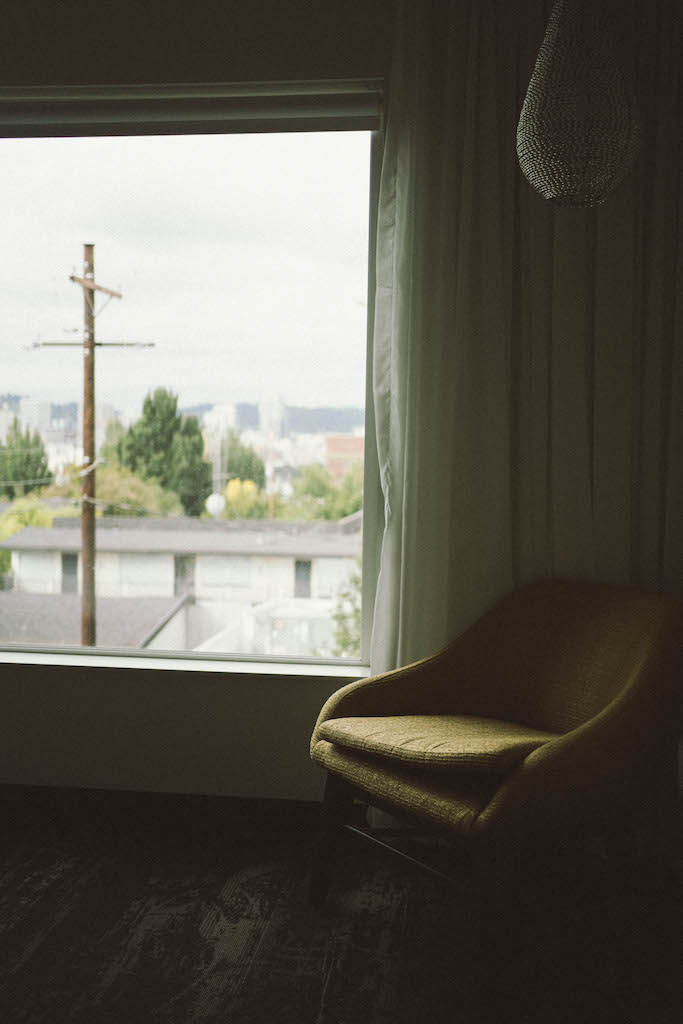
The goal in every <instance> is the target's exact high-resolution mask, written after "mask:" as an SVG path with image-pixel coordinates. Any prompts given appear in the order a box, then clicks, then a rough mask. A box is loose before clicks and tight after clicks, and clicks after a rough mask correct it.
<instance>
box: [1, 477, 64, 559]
mask: <svg viewBox="0 0 683 1024" xmlns="http://www.w3.org/2000/svg"><path fill="white" fill-rule="evenodd" d="M53 516H54V512H53V511H52V509H50V508H48V506H47V505H45V504H44V503H43V502H42V501H41V500H40V499H39V498H38V496H37V495H36V494H30V495H27V496H26V497H24V498H17V500H16V501H14V502H13V503H12V504H11V505H10V507H9V508H8V509H7V511H6V512H5V513H4V514H3V515H2V516H0V540H6V539H7V538H8V537H11V536H12V534H14V533H18V532H19V530H23V528H24V527H25V526H52V518H53ZM10 564H11V552H9V551H4V550H0V573H6V572H8V571H9V568H10Z"/></svg>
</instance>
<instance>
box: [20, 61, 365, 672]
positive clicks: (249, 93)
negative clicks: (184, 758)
mask: <svg viewBox="0 0 683 1024" xmlns="http://www.w3.org/2000/svg"><path fill="white" fill-rule="evenodd" d="M383 121H384V117H383V81H382V79H379V78H372V79H362V80H359V79H350V80H334V81H328V80H325V81H296V82H295V81H291V82H283V81H280V82H256V83H254V82H251V83H240V82H237V83H235V82H231V83H208V84H201V85H197V84H191V85H144V86H139V85H133V86H37V87H27V86H19V87H13V86H10V87H0V138H4V139H10V138H73V137H85V136H117V135H120V136H132V135H163V134H173V135H176V134H177V135H191V134H211V133H214V134H230V133H234V134H237V133H264V132H282V133H284V132H292V131H305V132H314V131H316V132H317V131H369V132H370V175H369V183H368V186H369V187H368V268H367V270H368V273H367V282H368V295H367V328H366V329H367V341H366V367H365V372H366V376H365V444H364V475H363V533H362V565H363V572H362V590H361V652H360V658H358V659H353V658H331V657H328V658H314V657H305V656H298V657H286V656H279V657H278V658H277V659H274V658H271V657H267V656H261V655H243V654H237V653H235V654H220V653H212V654H210V655H207V654H206V653H201V654H198V653H196V652H193V651H182V652H174V651H149V652H148V651H144V650H130V649H106V648H100V647H98V648H96V649H92V650H90V649H88V648H84V647H82V646H67V645H65V646H63V647H62V646H60V647H48V646H41V645H26V644H5V645H0V663H14V664H16V663H17V661H23V660H24V657H25V660H26V663H27V664H47V663H51V662H50V657H51V656H52V655H54V656H55V661H54V662H52V663H55V664H61V665H64V664H74V665H83V664H86V663H90V664H91V665H92V666H93V667H95V666H96V665H97V664H100V665H103V666H110V667H113V666H114V665H118V666H122V665H123V663H124V662H125V663H126V664H127V666H128V667H132V666H134V664H135V662H136V661H137V662H139V663H140V664H141V665H145V666H149V667H151V665H152V664H153V663H154V665H155V667H159V666H160V665H162V664H164V663H168V664H167V665H166V664H164V667H168V668H172V667H173V662H177V663H178V667H179V668H180V669H181V670H184V671H186V670H187V666H188V664H190V663H192V664H193V665H195V666H196V667H197V668H202V665H204V667H205V668H206V669H207V670H209V671H215V670H216V668H215V665H214V663H215V662H220V664H221V665H222V666H223V670H225V671H230V670H231V667H232V668H234V670H235V671H238V672H240V673H242V672H244V670H245V666H253V667H254V668H255V669H256V666H257V665H259V664H260V665H262V666H263V669H264V675H268V676H272V674H273V668H274V667H275V668H276V667H277V666H278V665H281V666H282V667H283V669H285V670H291V669H292V668H296V666H299V667H301V669H302V670H303V671H305V674H309V672H310V671H311V670H312V671H313V672H314V674H320V675H321V677H329V676H333V675H335V674H336V672H337V670H339V669H342V670H344V669H348V670H350V673H351V675H352V677H353V678H359V677H361V676H362V675H363V674H366V670H367V669H368V666H369V653H370V640H371V633H372V620H373V612H374V604H375V595H376V588H377V575H378V571H379V557H380V549H381V536H382V531H383V528H384V511H383V501H382V497H381V485H380V478H379V465H378V461H377V445H376V435H375V420H374V415H373V401H372V396H373V388H372V367H373V351H372V339H373V324H374V307H375V303H374V285H375V248H376V220H377V218H376V213H377V205H378V197H379V182H380V172H381V162H382V150H383V139H384V124H383ZM32 656H35V657H32ZM46 658H47V659H48V661H46V660H45V659H46ZM84 659H86V660H85V661H84ZM341 675H342V676H343V677H347V676H348V675H349V673H348V672H347V671H342V673H341Z"/></svg>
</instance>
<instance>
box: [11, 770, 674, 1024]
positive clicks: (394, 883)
mask: <svg viewBox="0 0 683 1024" xmlns="http://www.w3.org/2000/svg"><path fill="white" fill-rule="evenodd" d="M0 812H1V813H2V819H1V820H2V822H3V832H2V837H1V838H0V1020H1V1021H2V1024H19V1022H45V1024H62V1022H83V1024H86V1022H87V1024H99V1022H102V1024H105V1022H108V1024H119V1022H120V1024H137V1022H140V1024H142V1022H145V1024H148V1022H160V1021H164V1022H179V1024H180V1022H183V1024H184V1022H188V1024H189V1022H195V1021H197V1022H200V1021H201V1022H211V1024H213V1022H218V1021H221V1022H227V1021H229V1022H231V1024H232V1022H236V1024H242V1022H245V1024H251V1022H254V1024H256V1022H258V1024H267V1022H276V1024H277V1022H283V1024H285V1022H287V1024H288V1022H290V1021H291V1022H296V1024H356V1022H359V1024H366V1022H367V1024H379V1022H381V1024H385V1022H386V1024H389V1022H391V1024H394V1022H397V1021H401V1022H411V1024H412V1022H414V1024H422V1022H423V1021H437V1022H438V1021H444V1022H445V1021H448V1022H463V1024H465V1022H467V1024H470V1022H477V1021H501V1022H502V1021H504V1022H508V1021H510V1022H518V1021H520V1022H524V1021H541V1020H542V1021H549V1022H555V1021H567V1022H576V1024H583V1022H588V1021H591V1022H592V1021H593V1020H596V1021H597V1020H600V1021H605V1020H614V1021H619V1022H620V1024H621V1022H627V1021H636V1022H639V1021H642V1022H643V1024H646V1022H647V1024H659V1022H660V1021H661V1022H662V1024H673V1022H675V1021H678V1020H679V1019H683V1017H682V1016H681V1015H680V1010H681V1005H680V1004H679V1002H678V999H679V985H678V981H679V978H680V973H681V946H680V934H681V933H680V922H681V916H682V915H681V913H680V911H681V909H682V907H681V901H680V895H679V894H678V893H677V891H676V888H675V886H674V884H673V880H671V879H669V880H667V881H666V882H665V883H662V882H661V881H655V880H654V879H640V880H639V881H637V880H634V879H632V878H630V879H624V880H623V881H622V882H621V883H620V884H617V885H615V886H614V891H613V892H611V894H610V896H609V898H597V897H596V898H595V899H591V900H588V901H587V900H586V899H585V893H586V892H587V891H590V887H589V889H586V888H585V887H582V886H579V885H578V884H577V885H576V887H575V888H574V882H572V880H571V879H568V880H566V881H565V883H564V891H562V892H560V891H557V892H556V894H555V895H556V897H557V898H556V899H555V898H553V894H552V889H551V890H550V892H549V894H548V893H546V896H545V897H544V899H543V900H540V899H539V898H538V891H540V889H539V890H538V891H536V889H535V887H534V886H533V885H532V886H531V887H530V890H529V891H528V892H525V893H522V894H517V895H518V896H519V897H520V898H519V899H517V900H515V901H514V907H513V906H512V905H511V906H509V907H508V906H506V907H503V905H502V904H501V905H500V906H499V907H496V904H495V901H490V900H489V901H483V900H482V899H480V898H479V895H478V894H477V893H476V892H474V891H468V890H467V888H466V887H465V890H464V891H463V892H458V891H454V890H450V889H447V888H445V887H444V886H443V885H442V884H441V883H439V882H438V881H436V880H434V879H432V878H429V877H426V876H424V875H422V874H420V873H418V872H414V871H411V870H407V869H406V868H405V866H404V865H403V864H402V863H401V862H397V861H395V860H393V859H391V858H388V857H387V856H386V855H382V854H380V853H377V852H376V851H374V850H373V849H371V848H369V847H368V846H367V845H366V844H363V843H361V842H359V841H358V840H354V839H352V838H351V837H346V838H340V845H339V851H338V853H339V856H338V867H337V872H336V876H335V881H334V884H333V885H332V888H331V890H330V893H329V897H328V900H327V903H326V906H325V909H324V911H322V912H316V911H314V910H313V909H312V908H311V907H310V906H309V904H308V901H307V891H306V890H307V877H308V870H309V865H310V860H311V855H312V850H313V846H314V835H315V829H316V824H317V816H318V808H317V807H316V806H314V805H311V804H299V803H285V802H267V801H264V802H249V801H239V800H229V799H221V798H208V797H206V798H205V797H174V796H159V795H156V796H154V795H145V794H123V793H101V792H94V791H65V790H61V791H57V790H48V789H46V790H40V789H23V788H14V787H5V788H2V787H0ZM609 870H610V871H612V868H610V869H609ZM575 882H578V879H575ZM546 888H547V887H546ZM597 891H598V892H599V891H600V887H599V886H598V890H597ZM581 892H583V896H582V897H581V898H580V893H581ZM485 907H487V908H488V909H486V910H485V909H484V908H485Z"/></svg>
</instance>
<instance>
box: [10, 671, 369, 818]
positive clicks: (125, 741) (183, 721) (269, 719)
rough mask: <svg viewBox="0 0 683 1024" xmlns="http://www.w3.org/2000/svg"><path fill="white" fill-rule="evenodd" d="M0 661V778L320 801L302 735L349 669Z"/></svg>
mask: <svg viewBox="0 0 683 1024" xmlns="http://www.w3.org/2000/svg"><path fill="white" fill-rule="evenodd" d="M2 658H3V656H2V655H0V702H1V706H2V716H0V783H10V784H13V783H23V784H27V785H37V786H42V785H52V786H85V787H99V788H104V789H135V790H141V791H161V792H175V793H211V794H225V795H229V796H240V797H264V796H267V797H273V798H288V799H299V800H315V799H318V798H319V796H320V794H321V786H322V773H321V772H320V771H319V770H318V769H316V768H314V767H313V766H312V765H311V763H310V761H309V757H308V745H309V740H310V735H311V732H312V729H313V725H314V724H315V720H316V717H317V715H318V712H319V710H320V707H321V706H322V704H323V702H324V701H325V700H326V698H327V697H328V696H329V694H331V693H333V692H334V690H336V689H337V688H338V687H339V686H340V685H342V683H345V682H348V681H349V679H350V678H353V673H352V672H350V671H348V670H347V673H346V675H345V676H344V675H342V674H341V671H340V674H339V675H338V676H336V677H330V676H324V675H321V676H315V675H310V674H309V675H297V674H287V675H285V674H283V673H282V672H271V673H269V674H263V673H260V674H258V675H255V674H254V673H253V668H254V666H246V669H245V671H244V672H243V673H240V672H239V671H237V672H233V673H231V674H227V673H226V672H224V671H222V670H221V666H220V664H219V663H216V662H214V663H208V665H207V666H205V667H201V668H199V667H198V668H194V667H193V666H192V663H187V662H186V663H183V665H184V667H183V668H182V669H181V670H178V669H172V668H171V667H170V666H169V665H168V663H167V666H166V667H165V668H164V666H163V664H162V665H161V667H159V665H156V666H155V667H154V668H148V667H146V666H145V663H144V662H142V660H141V661H140V663H136V662H130V665H131V667H129V668H121V667H120V664H121V663H122V662H123V661H124V659H121V658H119V659H109V662H110V663H113V662H116V667H109V668H107V667H101V666H102V663H103V659H99V663H100V667H99V668H98V670H97V672H96V673H94V672H93V671H92V669H91V668H90V667H89V666H88V664H86V658H85V656H83V657H82V658H80V659H79V658H78V657H75V658H74V659H72V661H73V662H74V664H71V665H69V664H62V665H45V664H37V665H34V666H29V667H26V668H24V669H23V670H22V671H21V672H18V671H17V664H16V662H15V663H12V662H11V661H9V663H5V664H2ZM4 658H5V659H10V658H11V656H10V655H5V656H4ZM62 660H67V659H62ZM148 664H149V662H148ZM249 669H251V670H252V671H248V670H249Z"/></svg>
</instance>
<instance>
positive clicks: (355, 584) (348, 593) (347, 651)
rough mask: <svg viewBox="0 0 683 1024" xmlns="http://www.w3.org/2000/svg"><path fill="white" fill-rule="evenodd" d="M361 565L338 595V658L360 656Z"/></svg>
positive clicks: (336, 627) (336, 640) (336, 633)
mask: <svg viewBox="0 0 683 1024" xmlns="http://www.w3.org/2000/svg"><path fill="white" fill-rule="evenodd" d="M360 609H361V566H360V559H357V562H356V568H355V570H354V571H353V572H352V573H351V575H350V576H349V579H348V582H347V583H346V585H345V586H344V587H342V588H341V590H340V591H339V594H338V595H337V607H336V609H335V611H334V614H333V615H332V618H333V619H334V650H333V652H332V653H333V654H334V656H335V657H337V658H360Z"/></svg>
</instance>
